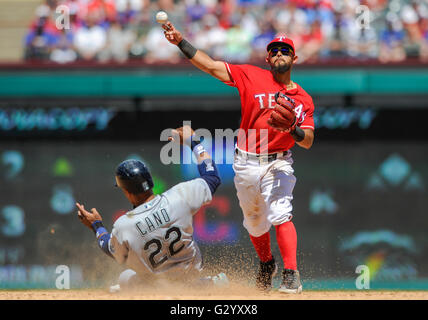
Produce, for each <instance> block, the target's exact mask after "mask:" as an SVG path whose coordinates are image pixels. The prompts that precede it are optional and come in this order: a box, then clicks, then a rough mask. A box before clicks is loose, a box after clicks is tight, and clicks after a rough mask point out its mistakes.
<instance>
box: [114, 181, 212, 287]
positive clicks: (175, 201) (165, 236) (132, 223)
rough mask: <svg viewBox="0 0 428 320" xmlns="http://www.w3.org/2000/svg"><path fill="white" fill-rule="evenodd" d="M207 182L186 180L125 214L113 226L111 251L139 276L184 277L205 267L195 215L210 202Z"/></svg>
mask: <svg viewBox="0 0 428 320" xmlns="http://www.w3.org/2000/svg"><path fill="white" fill-rule="evenodd" d="M211 199H212V195H211V191H210V189H209V187H208V184H207V183H206V181H205V180H204V179H202V178H197V179H194V180H190V181H187V182H182V183H180V184H178V185H176V186H174V187H173V188H171V189H169V190H168V191H166V192H164V193H163V194H161V195H157V196H156V197H155V198H154V199H153V200H151V201H149V202H146V203H144V204H142V205H140V206H138V207H137V208H135V209H133V210H131V211H129V212H127V213H126V214H125V215H123V216H121V217H120V218H119V219H117V220H116V222H115V223H114V225H113V230H112V233H111V239H110V242H109V250H110V252H111V254H112V255H113V257H114V258H115V259H116V260H117V261H118V262H119V263H120V264H126V266H128V267H129V268H131V269H132V270H134V271H135V272H136V273H137V274H138V275H140V276H144V275H148V274H149V275H152V276H153V275H154V274H155V275H158V276H159V277H165V278H168V279H179V280H182V279H184V278H185V277H195V276H198V275H199V272H200V271H201V269H202V256H201V253H200V250H199V247H198V245H197V244H196V243H195V241H194V240H193V224H192V222H193V215H194V214H195V213H196V212H197V211H198V210H199V208H200V207H201V206H202V205H204V204H206V203H208V202H210V201H211Z"/></svg>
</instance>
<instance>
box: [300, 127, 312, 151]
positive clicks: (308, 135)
mask: <svg viewBox="0 0 428 320" xmlns="http://www.w3.org/2000/svg"><path fill="white" fill-rule="evenodd" d="M303 131H304V132H305V138H304V139H303V140H302V141H296V143H297V144H298V145H299V146H300V147H302V148H305V149H310V148H311V147H312V144H313V142H314V132H313V131H312V130H310V129H303Z"/></svg>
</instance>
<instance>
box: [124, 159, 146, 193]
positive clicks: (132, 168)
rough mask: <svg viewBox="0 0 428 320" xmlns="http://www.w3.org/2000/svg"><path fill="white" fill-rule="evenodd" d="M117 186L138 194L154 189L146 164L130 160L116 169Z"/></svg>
mask: <svg viewBox="0 0 428 320" xmlns="http://www.w3.org/2000/svg"><path fill="white" fill-rule="evenodd" d="M116 185H117V186H118V187H121V188H123V189H125V190H126V191H128V192H129V193H133V194H138V193H142V192H146V191H147V190H150V189H151V188H153V186H154V184H153V179H152V176H151V175H150V172H149V169H147V166H146V165H145V164H144V162H142V161H140V160H135V159H129V160H125V161H123V162H121V163H120V164H119V165H118V166H117V168H116Z"/></svg>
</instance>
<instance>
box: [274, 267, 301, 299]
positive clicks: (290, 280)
mask: <svg viewBox="0 0 428 320" xmlns="http://www.w3.org/2000/svg"><path fill="white" fill-rule="evenodd" d="M278 291H279V292H283V293H301V292H302V283H301V282H300V273H299V271H297V270H291V269H284V271H282V282H281V285H280V286H279V289H278Z"/></svg>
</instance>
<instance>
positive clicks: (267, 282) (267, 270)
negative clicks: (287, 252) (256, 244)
mask: <svg viewBox="0 0 428 320" xmlns="http://www.w3.org/2000/svg"><path fill="white" fill-rule="evenodd" d="M277 272H278V265H277V264H276V263H275V259H274V258H272V260H270V261H268V262H261V261H260V266H259V272H258V273H257V278H256V288H257V289H259V290H261V291H264V292H268V291H270V290H271V289H272V280H273V277H274V276H275V275H276V273H277Z"/></svg>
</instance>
